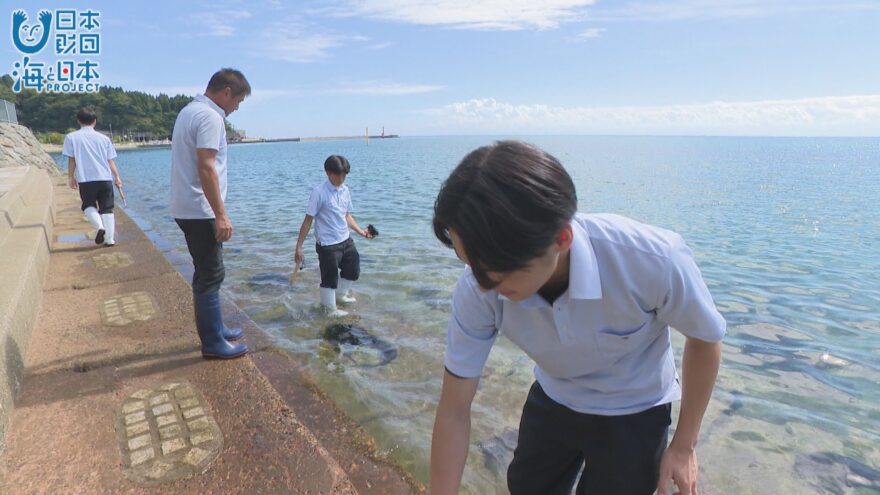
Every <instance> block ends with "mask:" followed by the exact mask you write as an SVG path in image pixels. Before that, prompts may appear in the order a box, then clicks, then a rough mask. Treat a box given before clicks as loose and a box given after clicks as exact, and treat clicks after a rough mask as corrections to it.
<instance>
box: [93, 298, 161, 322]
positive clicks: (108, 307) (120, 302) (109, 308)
mask: <svg viewBox="0 0 880 495" xmlns="http://www.w3.org/2000/svg"><path fill="white" fill-rule="evenodd" d="M155 315H156V307H155V305H154V304H153V299H152V298H151V297H150V295H149V294H147V293H146V292H132V293H130V294H124V295H121V296H117V297H114V298H111V299H108V300H106V301H104V303H103V304H102V305H101V317H102V319H103V320H104V323H105V324H106V325H109V326H124V325H128V324H130V323H133V322H135V321H147V320H149V319H151V318H153V316H155Z"/></svg>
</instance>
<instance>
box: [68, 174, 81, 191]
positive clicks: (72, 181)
mask: <svg viewBox="0 0 880 495" xmlns="http://www.w3.org/2000/svg"><path fill="white" fill-rule="evenodd" d="M67 185H68V186H70V188H71V189H76V188H78V187H79V184H77V183H76V179H74V178H73V177H68V178H67Z"/></svg>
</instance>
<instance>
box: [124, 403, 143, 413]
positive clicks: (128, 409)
mask: <svg viewBox="0 0 880 495" xmlns="http://www.w3.org/2000/svg"><path fill="white" fill-rule="evenodd" d="M143 408H144V403H143V401H132V402H128V403H126V404H125V405H123V406H122V412H124V413H125V414H130V413H132V412H134V411H140V410H142V409H143Z"/></svg>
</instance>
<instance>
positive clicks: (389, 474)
mask: <svg viewBox="0 0 880 495" xmlns="http://www.w3.org/2000/svg"><path fill="white" fill-rule="evenodd" d="M17 132H18V131H16V133H17ZM14 139H18V138H14ZM25 146H29V145H25V144H22V145H21V146H20V148H22V147H25ZM2 148H4V146H3V145H0V151H3V150H2ZM19 156H20V154H19ZM116 218H117V224H116V225H117V244H116V246H115V247H113V248H104V247H102V246H98V245H95V243H94V241H93V240H92V238H93V234H94V231H93V229H92V227H91V226H90V225H89V224H88V221H87V220H86V219H85V217H84V216H83V214H82V212H81V211H80V200H79V197H78V194H77V193H76V191H73V190H71V189H70V188H68V187H67V184H66V178H65V177H63V176H61V175H57V172H55V173H53V174H50V173H49V172H47V171H46V170H43V169H41V168H37V167H36V166H26V167H6V168H3V167H0V364H2V368H0V373H2V376H0V421H2V423H0V426H2V428H3V429H2V431H0V432H2V436H0V440H2V442H0V493H22V494H28V493H35V494H37V493H39V494H42V493H122V492H125V493H151V494H152V493H168V494H178V493H242V494H245V493H247V494H250V493H327V494H331V493H332V494H345V495H349V494H363V495H373V494H375V495H380V494H381V495H385V494H411V493H424V491H425V487H423V486H421V485H420V484H419V483H418V482H417V481H415V480H413V479H412V477H411V476H409V475H408V474H407V473H405V472H404V471H403V470H402V469H401V468H400V467H399V466H397V465H396V464H395V463H394V462H392V461H390V460H389V459H388V458H387V457H386V455H385V454H383V453H382V452H379V451H378V449H377V448H376V446H375V443H374V441H373V439H372V438H370V437H369V435H368V434H367V433H366V432H365V431H364V430H363V429H362V428H361V427H360V426H359V425H357V424H356V423H355V422H354V421H352V420H351V418H349V417H348V416H347V415H346V414H345V413H344V412H343V411H342V410H341V409H339V407H338V406H337V405H336V404H334V403H333V402H332V401H330V400H329V399H327V398H326V397H325V396H324V395H323V394H322V393H321V392H320V390H318V388H317V386H316V385H315V383H314V382H312V381H311V379H310V378H309V377H308V375H307V374H306V373H304V372H303V371H302V370H301V369H300V368H299V367H298V366H297V364H296V363H295V362H294V361H292V360H291V359H290V358H289V356H287V355H286V354H285V353H284V352H283V351H282V350H280V349H278V348H277V347H275V345H274V342H273V341H272V339H271V338H270V337H269V336H268V335H267V334H265V333H264V332H263V331H262V330H261V329H260V328H259V327H257V326H256V325H255V324H254V323H253V321H251V320H250V318H248V317H247V315H246V314H244V313H243V312H242V311H241V310H240V309H239V308H237V307H236V306H235V304H234V303H233V302H232V301H230V300H229V299H226V298H224V302H223V312H224V319H225V320H226V322H227V323H228V324H230V326H240V327H242V328H243V329H244V332H245V341H246V342H247V343H248V345H249V346H250V347H251V353H250V354H248V355H247V356H245V357H243V358H240V359H236V360H233V361H228V362H225V361H207V360H204V359H202V357H201V354H200V352H199V343H198V340H197V338H196V332H195V330H194V328H193V308H192V303H191V297H192V292H191V291H192V289H191V287H190V286H189V284H188V283H187V281H186V280H185V279H184V278H183V277H181V275H180V274H179V273H178V272H177V270H175V268H174V267H173V266H172V265H171V264H170V263H169V261H168V260H167V259H165V257H164V256H163V255H162V253H161V252H160V251H159V250H158V249H157V248H156V246H155V245H153V243H151V242H150V240H149V239H148V238H147V236H146V235H145V233H144V231H143V230H141V229H140V228H139V227H138V226H137V225H136V224H135V223H134V222H133V221H132V220H131V219H130V218H129V217H128V215H126V214H125V212H124V211H122V210H121V209H117V210H116Z"/></svg>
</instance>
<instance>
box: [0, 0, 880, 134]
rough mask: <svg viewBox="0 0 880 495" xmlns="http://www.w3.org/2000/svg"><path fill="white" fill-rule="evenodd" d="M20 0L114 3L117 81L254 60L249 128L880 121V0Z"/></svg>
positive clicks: (22, 4)
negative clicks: (246, 0)
mask: <svg viewBox="0 0 880 495" xmlns="http://www.w3.org/2000/svg"><path fill="white" fill-rule="evenodd" d="M4 5H5V8H4V9H3V11H2V12H0V15H2V16H3V18H4V20H3V23H2V29H4V30H5V31H6V32H7V33H9V32H10V23H11V14H12V11H14V10H16V9H24V10H25V11H27V13H28V14H29V15H30V16H32V17H36V14H37V11H38V10H39V9H42V8H47V9H57V8H77V9H80V10H83V9H86V8H92V9H95V10H98V11H100V12H101V18H102V21H103V25H102V31H101V35H102V53H101V55H100V57H99V58H97V60H98V61H99V62H100V64H101V71H100V72H101V76H102V82H103V83H104V84H109V85H114V86H122V87H124V88H126V89H138V90H142V91H148V92H151V93H158V92H166V93H186V94H195V93H197V92H202V91H203V89H204V86H205V83H206V82H207V80H208V78H209V77H210V75H211V74H212V73H213V72H214V71H215V70H216V69H218V68H219V67H222V66H232V67H236V68H238V69H240V70H242V71H243V72H244V73H245V75H246V76H247V77H248V79H249V81H250V82H251V85H252V86H253V88H254V93H253V96H252V97H251V98H249V99H248V100H245V102H244V103H243V104H242V106H241V108H240V110H239V112H237V113H235V114H233V115H232V116H231V117H230V120H231V121H232V123H233V124H234V125H236V126H237V127H240V128H243V129H245V130H246V131H247V133H248V135H249V136H263V137H288V136H320V135H340V134H361V133H363V132H364V128H365V127H369V128H370V131H371V133H372V132H379V130H380V128H381V127H382V126H384V127H385V130H386V132H388V133H398V134H401V135H438V134H660V135H665V134H689V135H859V136H863V135H870V136H876V135H880V63H878V61H880V0H834V1H827V0H823V1H817V0H658V1H652V2H648V1H641V2H630V1H603V0H595V1H590V0H546V1H541V0H498V1H495V0H492V1H478V0H424V1H422V0H418V1H404V0H332V1H323V2H311V1H296V2H292V1H291V2H281V1H264V2H260V1H248V2H245V1H234V0H218V1H211V2H202V1H191V2H180V1H176V2H172V1H151V2H139V1H126V2H120V1H112V2H110V1H93V2H72V1H68V2H53V1H45V2H42V3H38V2H34V1H33V0H27V1H16V0H13V1H12V2H4ZM5 39H6V40H7V41H6V42H5V43H3V44H2V45H0V57H2V59H0V60H5V63H4V66H5V67H4V68H3V69H2V70H3V72H9V71H10V70H11V68H12V64H13V63H14V62H15V61H16V60H19V59H20V58H21V55H20V54H18V53H17V52H16V51H15V49H14V47H13V45H12V42H11V41H10V37H9V35H6V38H5ZM53 56H54V55H53Z"/></svg>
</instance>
